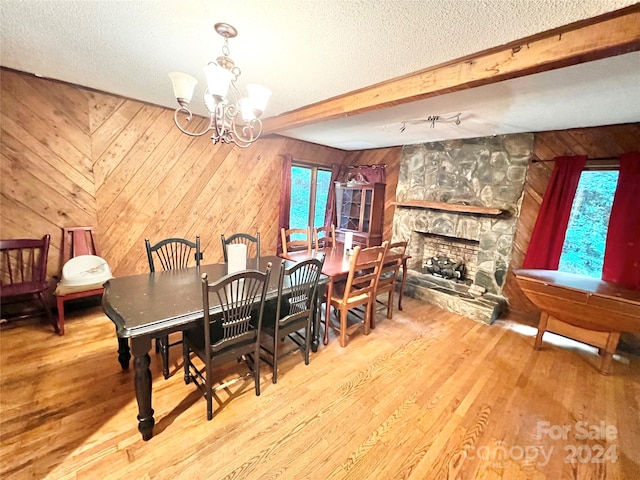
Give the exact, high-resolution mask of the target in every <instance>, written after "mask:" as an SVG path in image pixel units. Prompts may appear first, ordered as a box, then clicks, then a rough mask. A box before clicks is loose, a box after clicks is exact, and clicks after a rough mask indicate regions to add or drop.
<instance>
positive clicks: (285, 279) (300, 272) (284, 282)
mask: <svg viewBox="0 0 640 480" xmlns="http://www.w3.org/2000/svg"><path fill="white" fill-rule="evenodd" d="M323 265H324V255H322V258H321V259H317V258H311V259H308V260H304V261H302V262H298V263H295V264H293V265H292V266H291V267H290V268H285V267H286V261H285V260H283V261H282V265H281V266H280V278H279V281H278V299H277V301H276V302H275V305H274V304H273V303H271V302H270V303H269V304H267V305H266V307H265V313H264V318H263V322H262V331H263V332H264V333H266V334H267V335H268V337H269V338H268V339H264V340H267V341H263V342H262V350H263V352H264V353H265V356H264V357H263V358H264V359H265V361H266V362H267V363H269V364H270V365H271V367H272V369H273V376H272V380H273V383H277V382H278V359H279V358H280V357H282V356H283V354H282V353H281V352H282V347H283V346H284V345H281V344H282V343H283V342H284V340H285V339H288V340H290V341H291V342H292V343H293V344H294V345H296V347H297V348H296V349H295V350H290V351H289V352H287V353H291V352H294V351H296V350H298V349H299V350H301V351H302V353H303V355H304V363H305V365H309V351H310V349H311V322H312V321H313V318H314V315H315V313H316V296H317V292H318V280H320V274H321V273H322V267H323ZM286 287H289V288H291V293H289V294H286V295H285V294H283V290H284V289H285V288H286ZM302 330H304V334H302V333H300V332H301V331H302Z"/></svg>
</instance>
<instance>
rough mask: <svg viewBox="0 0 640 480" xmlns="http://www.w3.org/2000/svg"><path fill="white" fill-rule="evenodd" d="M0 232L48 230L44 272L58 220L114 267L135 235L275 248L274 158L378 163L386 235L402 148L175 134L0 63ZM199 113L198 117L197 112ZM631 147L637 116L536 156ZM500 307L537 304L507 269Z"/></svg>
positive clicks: (166, 115)
mask: <svg viewBox="0 0 640 480" xmlns="http://www.w3.org/2000/svg"><path fill="white" fill-rule="evenodd" d="M0 86H1V90H0V94H1V96H0V107H1V109H0V126H1V129H2V130H1V137H0V166H1V175H0V194H1V195H0V236H2V238H33V237H41V236H42V235H44V234H45V233H50V234H51V235H52V244H51V251H50V254H49V269H48V271H49V276H51V277H53V276H58V275H59V274H60V271H61V269H62V260H61V255H60V252H61V241H62V230H61V228H62V227H65V226H83V225H90V226H94V227H95V228H96V232H97V235H98V240H99V242H100V245H101V248H102V256H103V257H104V258H105V259H106V260H107V261H108V262H109V265H110V266H111V268H112V270H113V273H114V275H128V274H133V273H138V272H144V271H146V270H147V268H148V267H147V261H146V257H145V252H144V239H145V238H146V237H148V238H150V239H151V240H152V241H153V240H155V239H161V238H165V237H168V236H183V237H189V238H191V237H195V236H196V235H200V237H201V241H202V246H203V250H204V256H205V261H208V262H215V261H219V260H221V259H222V251H221V247H220V234H221V233H227V234H228V233H232V232H238V231H246V232H254V231H256V230H259V231H260V232H261V236H262V248H263V251H264V252H274V251H275V249H276V244H277V240H276V239H277V222H278V202H279V196H280V183H279V178H280V170H281V155H283V154H285V153H290V154H292V155H293V157H294V158H295V159H297V160H303V161H305V162H309V163H314V164H318V165H331V164H333V163H340V164H349V165H370V164H386V165H387V187H386V193H385V212H384V238H385V239H389V238H391V233H392V222H393V213H394V208H395V207H394V206H393V205H392V202H393V201H395V190H396V185H397V182H398V174H399V171H400V159H401V151H402V149H401V148H400V147H393V148H382V149H376V150H366V151H359V152H345V151H341V150H337V149H332V148H327V147H322V146H319V145H315V144H311V143H307V142H301V141H297V140H291V139H286V138H284V137H279V136H271V137H265V138H263V139H260V140H258V141H257V142H256V144H255V145H253V146H251V147H250V148H248V149H240V148H237V147H233V146H229V145H213V144H212V143H211V141H210V139H209V138H208V137H206V136H205V137H200V138H192V137H188V136H187V135H184V134H182V133H181V132H180V131H179V130H178V129H177V128H176V127H175V125H174V123H173V111H172V110H169V109H166V108H161V107H157V106H152V105H147V104H144V103H141V102H137V101H133V100H128V99H125V98H121V97H117V96H114V95H109V94H106V93H101V92H96V91H91V90H88V89H84V88H81V87H77V86H73V85H69V84H65V83H61V82H56V81H51V80H46V79H42V78H37V77H34V76H32V75H27V74H23V73H20V72H15V71H12V70H6V69H0ZM199 121H201V122H202V121H204V120H202V119H201V120H199ZM632 150H640V124H630V125H617V126H606V127H597V128H585V129H574V130H564V131H553V132H542V133H538V134H536V138H535V145H534V152H535V155H536V156H537V157H538V158H540V159H543V160H546V159H552V158H554V157H556V156H560V155H574V154H586V155H588V156H590V157H608V156H618V155H620V154H622V153H624V152H627V151H632ZM552 169H553V162H544V163H542V162H541V163H535V164H531V165H530V168H529V171H528V174H527V181H526V185H525V195H524V199H523V203H522V210H521V217H520V220H519V224H518V230H517V234H516V239H515V245H514V251H513V257H512V262H511V267H512V268H519V267H520V266H521V265H522V260H523V258H524V252H526V248H527V246H528V244H529V239H530V237H531V231H532V229H533V225H534V224H535V219H536V217H537V214H538V209H539V207H540V203H541V201H542V197H543V195H544V191H545V189H546V186H547V183H548V181H549V177H550V173H551V170H552ZM504 294H505V295H506V296H507V298H508V300H509V308H510V310H511V311H512V312H515V313H516V314H521V315H522V316H523V318H524V319H525V320H527V319H530V320H531V321H532V322H536V321H537V312H536V311H535V309H534V308H533V306H532V305H531V304H530V303H529V302H528V301H527V300H526V298H525V297H524V295H523V294H522V292H521V291H520V289H519V288H518V287H517V285H516V283H515V279H514V278H513V276H512V275H511V274H510V276H509V278H508V280H507V284H506V286H505V289H504Z"/></svg>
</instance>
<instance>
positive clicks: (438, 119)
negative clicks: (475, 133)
mask: <svg viewBox="0 0 640 480" xmlns="http://www.w3.org/2000/svg"><path fill="white" fill-rule="evenodd" d="M461 115H462V113H461V112H458V113H453V114H450V115H429V116H428V117H427V118H416V119H415V120H406V121H404V122H401V124H400V131H401V132H404V131H405V130H406V128H407V125H420V124H423V123H428V124H429V128H436V123H442V122H444V123H455V124H456V125H460V123H462V121H461V120H460V116H461Z"/></svg>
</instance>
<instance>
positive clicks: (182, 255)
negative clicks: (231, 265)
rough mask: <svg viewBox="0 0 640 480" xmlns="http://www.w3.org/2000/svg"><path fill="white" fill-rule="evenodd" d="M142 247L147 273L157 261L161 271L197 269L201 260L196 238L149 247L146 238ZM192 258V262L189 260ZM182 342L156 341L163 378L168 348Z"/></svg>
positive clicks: (165, 339)
mask: <svg viewBox="0 0 640 480" xmlns="http://www.w3.org/2000/svg"><path fill="white" fill-rule="evenodd" d="M144 245H145V248H146V251H147V260H148V261H149V272H151V273H154V272H155V271H156V264H155V261H156V260H157V261H158V264H159V266H160V267H161V270H175V269H180V268H188V267H190V266H193V265H194V264H195V266H197V267H199V266H200V262H201V260H202V252H201V251H200V237H199V236H196V241H195V242H192V241H190V240H187V239H185V238H175V237H172V238H165V239H164V240H161V241H159V242H158V243H156V244H154V245H151V242H150V241H149V239H148V238H145V239H144ZM192 258H193V260H194V261H193V262H192V261H191V259H192ZM181 344H182V340H177V341H175V342H174V343H169V336H168V335H165V336H163V337H160V338H157V339H156V352H157V351H159V352H160V354H161V355H162V374H163V375H164V378H165V379H167V378H169V348H171V347H174V346H176V345H181Z"/></svg>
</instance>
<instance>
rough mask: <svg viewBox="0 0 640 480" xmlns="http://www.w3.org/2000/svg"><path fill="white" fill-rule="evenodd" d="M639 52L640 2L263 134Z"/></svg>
mask: <svg viewBox="0 0 640 480" xmlns="http://www.w3.org/2000/svg"><path fill="white" fill-rule="evenodd" d="M638 50H640V4H635V5H632V6H630V7H627V8H624V9H621V10H617V11H615V12H610V13H608V14H605V15H601V16H598V17H594V18H591V19H588V20H583V21H580V22H576V23H572V24H570V25H566V26H564V27H560V28H557V29H553V30H549V31H547V32H543V33H540V34H537V35H534V36H531V37H527V38H524V39H521V40H518V41H516V42H512V43H509V44H507V45H503V46H500V47H495V48H492V49H489V50H485V51H483V52H480V53H476V54H473V55H469V56H466V57H462V58H459V59H457V60H453V61H451V62H447V63H444V64H440V65H436V66H434V67H430V68H427V69H425V70H421V71H418V72H415V73H412V74H409V75H405V76H402V77H398V78H395V79H392V80H388V81H386V82H382V83H378V84H376V85H372V86H370V87H366V88H362V89H360V90H355V91H353V92H349V93H346V94H344V95H340V96H337V97H333V98H330V99H328V100H324V101H321V102H318V103H314V104H311V105H307V106H305V107H302V108H299V109H297V110H293V111H290V112H287V113H283V114H281V115H278V116H275V117H270V118H267V119H265V120H264V129H263V131H264V133H265V134H271V133H278V132H282V131H285V130H289V129H292V128H298V127H302V126H305V125H309V124H313V123H317V122H321V121H326V120H331V119H335V118H341V117H348V116H352V115H357V114H360V113H364V112H368V111H372V110H377V109H382V108H385V107H391V106H394V105H401V104H404V103H409V102H414V101H417V100H422V99H425V98H429V97H434V96H438V95H443V94H446V93H451V92H455V91H458V90H465V89H468V88H474V87H479V86H482V85H488V84H491V83H496V82H501V81H504V80H509V79H512V78H518V77H522V76H525V75H531V74H534V73H539V72H546V71H549V70H554V69H557V68H563V67H567V66H570V65H576V64H580V63H585V62H591V61H594V60H599V59H602V58H606V57H612V56H616V55H621V54H624V53H629V52H634V51H638Z"/></svg>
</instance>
